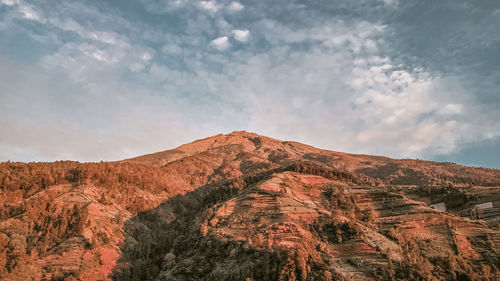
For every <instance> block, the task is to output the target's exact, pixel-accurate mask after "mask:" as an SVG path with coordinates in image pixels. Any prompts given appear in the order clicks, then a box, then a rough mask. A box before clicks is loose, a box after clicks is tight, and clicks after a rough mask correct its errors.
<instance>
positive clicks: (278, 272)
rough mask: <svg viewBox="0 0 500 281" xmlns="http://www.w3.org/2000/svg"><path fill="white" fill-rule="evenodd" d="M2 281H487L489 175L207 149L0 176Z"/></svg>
mask: <svg viewBox="0 0 500 281" xmlns="http://www.w3.org/2000/svg"><path fill="white" fill-rule="evenodd" d="M0 184H1V189H0V192H1V193H0V195H1V196H0V246H1V247H0V279H2V280H64V279H67V280H75V279H76V280H78V279H80V280H111V279H113V280H348V279H350V280H390V279H396V280H417V279H418V280H456V279H460V280H498V278H499V277H500V276H499V271H498V264H499V262H500V260H499V251H500V232H499V230H498V226H499V221H500V212H499V211H500V171H498V170H494V169H482V168H473V167H464V166H460V165H456V164H453V163H437V162H429V161H420V160H394V159H390V158H386V157H380V156H368V155H354V154H347V153H340V152H332V151H326V150H321V149H317V148H314V147H311V146H307V145H304V144H300V143H296V142H284V141H280V140H275V139H271V138H267V137H263V136H259V135H256V134H251V133H246V132H234V133H231V134H228V135H217V136H214V137H210V138H207V139H203V140H199V141H195V142H193V143H190V144H186V145H183V146H180V147H178V148H176V149H174V150H169V151H164V152H159V153H154V154H149V155H145V156H140V157H137V158H133V159H129V160H124V161H121V162H112V163H111V162H110V163H106V162H102V163H77V162H54V163H28V164H24V163H10V162H9V163H2V164H0Z"/></svg>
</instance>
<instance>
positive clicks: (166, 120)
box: [0, 0, 500, 168]
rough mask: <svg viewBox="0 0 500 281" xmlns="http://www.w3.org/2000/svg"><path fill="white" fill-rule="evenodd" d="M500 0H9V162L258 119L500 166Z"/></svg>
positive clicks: (0, 43)
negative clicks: (236, 0)
mask: <svg viewBox="0 0 500 281" xmlns="http://www.w3.org/2000/svg"><path fill="white" fill-rule="evenodd" d="M499 26H500V1H497V0H470V1H462V0H453V1H452V0H441V1H434V0H418V1H417V0H414V1H401V0H399V1H398V0H357V1H352V0H311V1H293V0H285V1H282V0H273V1H264V0H257V1H255V0H254V1H239V2H233V1H222V0H213V1H190V0H170V1H166V0H120V1H118V0H116V1H101V0H89V1H70V0H67V1H56V2H54V1H48V0H47V1H43V0H30V1H28V0H0V161H6V160H15V161H49V160H50V161H52V160H56V159H74V160H82V161H99V160H117V159H123V158H127V157H131V156H136V155H140V154H144V153H150V152H155V151H160V150H165V149H169V148H172V147H175V146H177V145H180V144H182V143H186V142H190V141H192V140H194V139H198V138H203V137H207V136H211V135H214V134H217V133H229V132H231V131H235V130H247V131H251V132H256V133H259V134H263V135H267V136H271V137H275V138H280V139H286V140H296V141H300V142H304V143H307V144H311V145H314V146H317V147H321V148H326V149H331V150H337V151H346V152H353V153H368V154H378V155H387V156H392V157H398V158H402V157H411V158H424V159H432V160H440V161H455V162H459V163H463V164H467V165H478V166H486V167H497V168H500V28H498V27H499Z"/></svg>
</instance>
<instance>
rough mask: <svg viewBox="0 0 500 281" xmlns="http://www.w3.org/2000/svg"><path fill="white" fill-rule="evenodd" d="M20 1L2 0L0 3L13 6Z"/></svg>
mask: <svg viewBox="0 0 500 281" xmlns="http://www.w3.org/2000/svg"><path fill="white" fill-rule="evenodd" d="M19 3H20V0H2V1H1V2H0V4H3V5H6V6H14V5H18V4H19Z"/></svg>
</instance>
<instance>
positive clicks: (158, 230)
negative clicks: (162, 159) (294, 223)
mask: <svg viewBox="0 0 500 281" xmlns="http://www.w3.org/2000/svg"><path fill="white" fill-rule="evenodd" d="M240 190H241V189H240V188H238V187H235V186H233V185H231V184H227V183H226V184H218V185H216V184H211V185H205V186H202V187H199V188H197V189H195V190H194V191H192V192H190V193H188V194H185V195H178V196H175V197H173V198H170V199H169V200H167V201H165V202H163V203H162V204H161V205H160V206H158V207H156V208H154V209H152V210H148V211H144V212H142V213H139V214H138V215H137V216H135V217H133V218H132V219H130V220H128V221H127V222H126V223H125V226H124V231H125V232H126V233H127V234H128V235H129V236H130V237H133V239H128V240H127V241H125V243H124V245H123V247H122V256H121V257H120V258H119V260H118V261H117V265H116V266H115V268H114V270H113V273H112V275H111V277H112V279H113V280H155V279H156V280H245V278H247V277H250V278H252V280H278V277H279V276H278V273H279V272H280V270H278V269H279V268H281V267H282V266H283V265H282V264H281V263H282V261H283V260H286V259H284V258H283V255H286V253H282V252H279V251H278V252H276V251H272V252H271V251H263V250H257V249H255V248H252V247H250V246H249V245H248V244H243V243H241V242H236V241H222V240H220V239H217V238H215V237H212V236H210V235H204V234H203V233H202V232H203V230H202V229H201V227H200V226H201V225H202V223H203V222H200V221H198V220H199V217H204V216H203V212H206V210H207V209H209V208H210V207H212V206H214V205H215V204H217V203H219V202H223V201H226V200H228V199H229V198H231V197H233V196H234V195H236V194H237V193H238V192H239V191H240Z"/></svg>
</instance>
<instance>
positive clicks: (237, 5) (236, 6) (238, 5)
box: [228, 2, 245, 11]
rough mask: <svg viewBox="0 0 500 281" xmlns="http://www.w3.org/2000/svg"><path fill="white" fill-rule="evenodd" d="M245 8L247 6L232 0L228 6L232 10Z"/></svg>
mask: <svg viewBox="0 0 500 281" xmlns="http://www.w3.org/2000/svg"><path fill="white" fill-rule="evenodd" d="M244 8H245V7H244V6H243V5H242V4H241V3H239V2H231V4H229V7H228V9H229V10H231V11H241V10H243V9H244Z"/></svg>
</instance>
